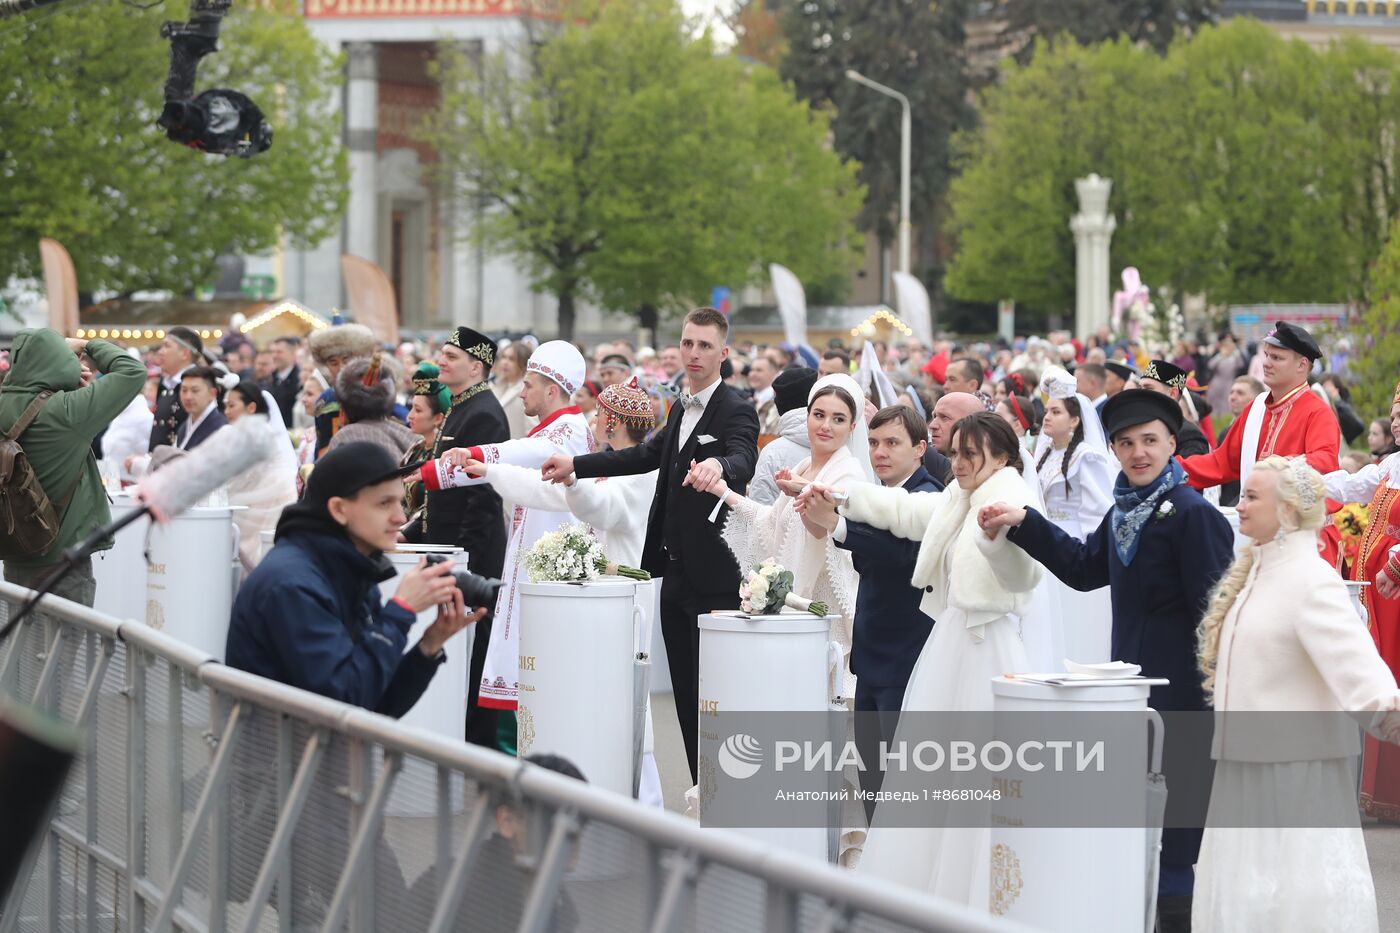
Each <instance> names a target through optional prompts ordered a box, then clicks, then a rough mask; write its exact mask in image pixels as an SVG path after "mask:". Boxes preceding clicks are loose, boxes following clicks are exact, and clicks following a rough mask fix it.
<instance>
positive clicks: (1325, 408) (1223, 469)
mask: <svg viewBox="0 0 1400 933" xmlns="http://www.w3.org/2000/svg"><path fill="white" fill-rule="evenodd" d="M1259 349H1260V352H1261V353H1262V354H1263V356H1264V385H1265V386H1267V387H1268V392H1266V393H1262V394H1260V395H1259V396H1257V397H1256V398H1255V399H1254V401H1252V402H1250V403H1249V406H1248V407H1247V408H1246V409H1245V410H1244V412H1243V413H1242V414H1241V415H1240V417H1238V418H1236V419H1235V421H1234V423H1233V424H1231V425H1230V430H1229V431H1228V432H1226V434H1225V440H1224V442H1222V443H1221V445H1220V446H1219V447H1217V448H1216V449H1215V450H1213V451H1211V452H1210V453H1208V454H1200V455H1197V456H1194V457H1187V458H1186V459H1184V460H1182V461H1181V463H1182V466H1184V467H1186V472H1187V474H1188V475H1189V476H1190V483H1191V485H1192V486H1194V487H1195V488H1196V489H1208V488H1210V487H1211V486H1219V485H1221V484H1223V483H1229V482H1234V481H1238V482H1239V483H1240V487H1241V488H1243V487H1244V481H1245V480H1246V479H1247V478H1248V477H1249V473H1250V471H1251V470H1252V469H1254V464H1255V463H1256V462H1258V461H1259V460H1262V459H1264V458H1265V457H1268V456H1271V455H1273V454H1278V455H1279V456H1282V457H1304V458H1306V459H1307V461H1308V466H1310V467H1312V468H1313V469H1314V470H1317V471H1318V472H1319V473H1321V474H1322V475H1324V476H1326V475H1327V474H1328V473H1330V472H1332V471H1333V470H1336V469H1339V468H1340V467H1339V465H1338V463H1337V449H1338V448H1339V447H1340V446H1341V431H1342V429H1341V427H1340V426H1339V425H1338V424H1337V416H1336V414H1334V413H1333V411H1332V406H1330V405H1328V404H1327V403H1326V402H1325V401H1323V400H1322V399H1320V398H1318V397H1317V396H1316V395H1314V394H1313V393H1312V392H1309V391H1308V372H1309V371H1310V370H1311V369H1312V365H1313V363H1314V362H1315V361H1316V360H1317V359H1318V358H1319V357H1320V356H1322V350H1321V349H1320V348H1319V347H1318V345H1317V341H1315V340H1313V338H1312V334H1309V333H1308V332H1307V330H1305V329H1304V328H1302V327H1299V326H1298V325H1297V324H1290V323H1289V322H1287V321H1279V322H1278V323H1277V324H1275V325H1274V329H1273V330H1272V331H1271V332H1270V333H1269V335H1268V336H1267V337H1265V338H1264V340H1263V341H1262V345H1261V346H1260V348H1259Z"/></svg>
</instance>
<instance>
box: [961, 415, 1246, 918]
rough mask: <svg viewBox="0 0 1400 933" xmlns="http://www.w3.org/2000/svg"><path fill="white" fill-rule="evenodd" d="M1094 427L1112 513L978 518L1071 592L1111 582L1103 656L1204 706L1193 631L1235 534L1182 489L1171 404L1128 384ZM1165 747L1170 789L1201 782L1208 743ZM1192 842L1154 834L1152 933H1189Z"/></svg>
mask: <svg viewBox="0 0 1400 933" xmlns="http://www.w3.org/2000/svg"><path fill="white" fill-rule="evenodd" d="M1103 422H1104V433H1105V434H1106V435H1107V436H1108V439H1109V444H1110V446H1112V448H1113V452H1114V454H1115V455H1116V456H1117V457H1118V462H1119V465H1120V466H1121V467H1122V471H1121V472H1120V473H1119V474H1118V480H1117V482H1116V483H1115V484H1114V487H1113V498H1114V506H1113V508H1112V509H1110V510H1109V512H1108V514H1107V515H1105V516H1104V519H1103V521H1102V522H1101V523H1100V524H1099V527H1098V529H1097V530H1095V531H1094V532H1093V533H1092V534H1090V535H1089V537H1088V538H1087V539H1086V540H1084V541H1080V540H1078V539H1077V538H1074V537H1072V536H1070V535H1068V534H1066V533H1065V532H1063V531H1061V530H1060V529H1059V528H1057V527H1056V526H1055V524H1054V523H1053V522H1051V521H1049V520H1048V519H1046V518H1045V517H1044V516H1042V515H1041V514H1039V513H1038V512H1036V511H1035V510H1034V509H1022V508H1016V507H1014V506H1008V505H1006V504H1005V503H1000V502H999V503H995V504H993V505H989V506H986V507H985V508H983V509H982V510H981V512H979V513H978V520H979V522H980V524H981V526H982V528H983V530H984V531H986V532H987V533H988V535H989V536H990V537H994V536H995V535H996V534H998V533H1000V530H1001V529H1002V528H1006V529H1007V538H1008V540H1010V541H1011V542H1012V543H1014V544H1016V545H1017V546H1019V547H1020V548H1022V549H1023V550H1024V551H1026V553H1028V554H1030V555H1031V556H1032V557H1034V558H1035V559H1036V560H1038V561H1039V562H1040V563H1041V564H1042V565H1044V567H1045V569H1046V570H1048V571H1050V572H1051V573H1053V574H1054V575H1055V576H1057V577H1059V578H1060V579H1061V580H1062V581H1064V582H1065V583H1066V584H1068V585H1069V586H1072V587H1074V588H1075V589H1077V590H1079V591H1081V592H1089V591H1091V590H1096V589H1098V588H1099V587H1101V586H1104V585H1107V586H1109V587H1110V590H1109V592H1110V595H1111V599H1112V603H1113V646H1112V651H1113V660H1115V661H1129V662H1132V663H1134V664H1138V665H1141V667H1142V674H1143V676H1145V677H1162V678H1166V679H1167V680H1169V681H1170V683H1168V684H1165V685H1161V686H1156V687H1153V688H1152V693H1151V697H1150V699H1149V701H1148V705H1149V706H1151V707H1152V708H1153V709H1156V710H1185V711H1204V710H1208V709H1209V708H1210V707H1209V704H1208V703H1207V701H1206V697H1205V693H1204V691H1203V690H1202V689H1201V674H1200V671H1199V670H1198V669H1197V666H1196V626H1197V625H1199V624H1200V621H1201V616H1203V615H1204V614H1205V610H1206V607H1207V605H1208V603H1209V600H1210V592H1211V589H1212V588H1213V587H1214V586H1215V584H1216V581H1218V580H1219V579H1220V577H1221V576H1222V575H1223V574H1224V573H1225V571H1226V570H1227V569H1228V568H1229V566H1230V562H1231V560H1232V559H1233V556H1234V555H1233V546H1234V541H1235V536H1234V532H1233V531H1232V530H1231V529H1230V524H1229V522H1227V521H1226V520H1225V518H1224V516H1222V515H1221V514H1220V511H1219V510H1218V509H1216V508H1215V507H1214V506H1213V505H1211V504H1210V503H1208V502H1206V500H1205V499H1203V498H1201V495H1200V493H1198V492H1196V491H1195V490H1193V489H1191V488H1190V487H1189V486H1187V485H1186V482H1185V480H1186V476H1185V472H1184V471H1183V470H1182V468H1181V464H1179V463H1178V462H1177V461H1176V459H1175V453H1176V434H1177V432H1178V431H1179V430H1180V429H1181V423H1182V415H1181V408H1180V407H1179V406H1178V405H1177V403H1176V402H1174V401H1172V400H1171V399H1170V398H1168V397H1167V396H1165V395H1161V394H1158V393H1155V392H1150V391H1148V390H1146V389H1128V390H1125V391H1123V392H1120V393H1118V394H1117V395H1115V396H1114V397H1113V398H1111V399H1109V400H1108V404H1106V405H1105V406H1104V411H1103ZM1166 750H1167V763H1166V768H1165V769H1164V770H1166V772H1167V781H1168V783H1169V784H1170V783H1171V782H1172V780H1173V779H1172V774H1173V773H1174V772H1175V773H1177V774H1181V775H1187V774H1189V775H1192V776H1193V777H1192V780H1193V781H1195V782H1199V781H1201V780H1203V778H1202V777H1200V775H1202V774H1204V773H1208V769H1209V768H1210V767H1211V763H1210V749H1209V746H1208V745H1207V746H1206V747H1204V748H1201V747H1198V745H1197V744H1194V743H1189V742H1179V743H1177V744H1176V745H1175V746H1173V743H1172V741H1171V739H1170V738H1169V739H1168V740H1167V744H1166ZM1206 783H1207V785H1208V781H1207V782H1206ZM1197 786H1200V785H1199V783H1198V785H1197ZM1200 845H1201V831H1200V830H1198V829H1168V830H1166V831H1165V832H1164V834H1163V837H1162V872H1161V882H1160V885H1159V892H1158V898H1157V905H1158V913H1159V925H1158V927H1157V928H1158V929H1159V930H1163V931H1173V930H1189V929H1190V928H1191V927H1190V922H1191V890H1192V883H1193V873H1192V866H1193V865H1194V864H1195V863H1196V855H1197V853H1198V852H1199V850H1200Z"/></svg>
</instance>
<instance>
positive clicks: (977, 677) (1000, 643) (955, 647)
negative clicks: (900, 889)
mask: <svg viewBox="0 0 1400 933" xmlns="http://www.w3.org/2000/svg"><path fill="white" fill-rule="evenodd" d="M982 635H983V637H982V639H981V640H978V639H977V638H976V637H974V636H973V635H972V634H971V633H970V632H969V631H968V629H967V623H966V617H965V616H964V615H963V613H962V611H961V610H958V609H952V608H950V609H948V610H947V611H946V612H945V613H944V617H943V618H941V619H939V620H938V622H937V623H935V625H934V626H933V633H932V634H930V635H929V637H928V641H926V642H925V643H924V648H923V651H921V652H920V653H919V660H918V661H917V662H915V664H914V671H913V673H912V674H911V675H910V677H909V687H908V688H907V689H906V690H905V692H904V706H903V709H904V711H905V712H906V713H908V712H938V711H944V710H949V711H974V712H975V711H990V710H991V709H992V680H993V679H994V678H997V677H1000V676H1002V675H1003V674H1007V673H1012V672H1016V671H1025V670H1027V669H1028V668H1027V659H1026V649H1025V647H1024V646H1023V645H1022V644H1021V638H1020V635H1019V634H1018V632H1017V623H1016V621H1015V619H1014V618H1012V617H1010V616H1002V617H1001V618H999V619H997V620H996V621H994V622H992V623H990V624H989V625H986V626H985V627H983V629H982ZM920 726H921V722H920V717H917V716H902V717H901V718H900V721H899V728H898V729H897V730H896V734H895V742H896V743H900V742H903V743H905V744H906V746H907V745H912V744H913V743H915V742H918V741H919V740H920V736H919V734H918V732H919V729H920ZM885 780H886V786H887V787H888V786H891V783H892V782H891V780H890V777H889V776H886V779H885ZM938 780H939V777H938V774H937V772H933V773H930V774H929V775H928V783H929V786H930V787H935V786H937V783H938ZM897 806H899V805H898V804H881V805H880V806H877V807H876V808H875V821H874V824H873V825H872V826H871V829H870V834H869V835H868V836H867V837H866V841H865V854H864V857H863V858H862V859H861V862H860V865H859V868H858V870H859V871H860V872H863V873H867V874H870V875H874V876H876V877H879V878H883V879H885V880H887V881H894V882H897V883H899V884H904V885H908V886H909V887H912V888H917V889H919V890H921V891H927V892H928V893H930V894H934V895H937V896H938V897H946V898H948V899H949V900H953V901H958V902H959V903H963V904H967V905H969V906H972V907H976V908H979V909H982V910H986V909H987V904H988V876H989V871H990V864H991V830H990V829H989V828H987V827H985V826H981V827H975V828H973V827H968V828H963V827H949V828H944V827H937V826H932V827H922V826H920V827H909V826H886V825H882V820H881V808H882V807H883V808H884V810H885V812H886V813H889V812H890V810H891V807H897Z"/></svg>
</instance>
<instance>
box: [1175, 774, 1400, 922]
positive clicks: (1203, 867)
mask: <svg viewBox="0 0 1400 933" xmlns="http://www.w3.org/2000/svg"><path fill="white" fill-rule="evenodd" d="M1355 790H1356V774H1355V771H1354V770H1353V769H1352V767H1351V765H1350V762H1349V760H1348V759H1344V758H1333V759H1324V760H1320V761H1291V762H1284V763H1281V764H1270V763H1257V762H1242V761H1218V762H1216V766H1215V782H1214V783H1213V784H1212V785H1211V792H1210V812H1211V815H1212V816H1213V815H1214V814H1215V813H1216V811H1217V808H1219V807H1230V808H1231V809H1232V810H1233V812H1236V813H1245V814H1249V813H1259V814H1260V815H1261V819H1260V820H1259V821H1258V822H1256V821H1255V820H1250V822H1251V823H1253V824H1254V825H1251V826H1249V827H1214V826H1209V825H1208V826H1207V828H1206V831H1205V837H1204V839H1203V840H1202V841H1201V855H1200V859H1199V860H1198V861H1197V863H1196V891H1195V895H1194V897H1193V899H1192V903H1191V929H1192V931H1193V933H1275V931H1279V930H1290V931H1293V930H1296V931H1298V933H1310V931H1327V930H1346V931H1347V933H1375V931H1376V930H1377V927H1378V920H1377V915H1376V890H1375V886H1374V885H1373V883H1372V881H1371V866H1370V863H1369V862H1368V861H1367V859H1366V842H1365V839H1364V838H1363V837H1362V835H1361V824H1360V818H1359V817H1358V818H1357V823H1356V825H1355V826H1329V827H1321V828H1310V827H1307V828H1305V827H1268V826H1267V825H1263V824H1264V823H1266V822H1267V818H1268V816H1269V814H1271V813H1274V812H1277V808H1278V807H1279V806H1283V807H1287V806H1292V805H1293V803H1291V802H1293V801H1298V800H1320V799H1331V798H1336V796H1337V795H1338V794H1342V795H1343V796H1345V795H1348V794H1351V795H1354V794H1355ZM1276 801H1277V803H1275V802H1276ZM1210 822H1211V820H1210V818H1209V817H1208V818H1207V823H1210ZM1237 822H1238V821H1237Z"/></svg>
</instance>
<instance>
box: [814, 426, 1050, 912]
mask: <svg viewBox="0 0 1400 933" xmlns="http://www.w3.org/2000/svg"><path fill="white" fill-rule="evenodd" d="M952 446H953V475H954V476H955V477H956V479H957V484H956V485H955V486H951V487H949V488H948V489H947V490H945V491H944V492H938V493H910V492H907V491H905V490H903V489H890V488H885V487H881V486H874V485H859V486H852V487H849V488H848V489H847V490H846V496H847V499H846V503H845V505H844V507H843V508H842V514H844V515H845V516H846V517H847V518H848V519H852V520H855V521H862V522H866V523H867V524H870V525H874V526H875V527H877V528H886V529H888V530H890V531H892V532H894V533H895V534H896V535H899V536H900V537H903V538H909V539H911V540H915V541H919V542H921V544H920V547H919V557H918V561H917V563H916V564H915V567H914V576H913V579H912V581H911V582H912V583H913V584H914V585H915V586H921V587H924V589H925V595H924V598H923V601H922V603H921V605H920V609H922V610H923V612H924V613H925V614H927V615H928V616H929V617H931V618H933V619H936V620H937V624H935V625H934V627H933V633H932V634H931V635H930V636H929V638H928V641H927V642H925V643H924V647H923V650H922V651H921V652H920V654H919V659H918V661H917V662H916V663H915V665H914V671H913V673H912V674H911V675H910V678H909V686H908V688H907V689H906V691H905V694H904V705H903V709H904V711H905V712H910V711H926V712H927V711H945V710H946V711H981V710H991V708H992V680H993V679H994V678H997V677H1000V676H1002V675H1003V674H1006V673H1010V672H1015V671H1025V670H1027V665H1028V662H1027V657H1026V650H1025V647H1024V645H1022V643H1021V638H1020V635H1019V634H1018V629H1019V627H1020V625H1021V624H1023V623H1026V624H1031V625H1034V624H1035V621H1034V620H1033V619H1027V618H1026V616H1027V610H1028V608H1029V606H1030V603H1031V593H1032V591H1033V590H1034V589H1035V587H1036V584H1037V583H1038V582H1039V581H1040V578H1041V568H1040V565H1039V564H1038V563H1036V562H1035V561H1034V560H1032V559H1031V558H1030V557H1029V556H1028V555H1027V554H1026V553H1025V552H1024V551H1021V549H1020V548H1017V547H1016V546H1015V545H1012V544H1010V543H1009V542H1008V541H1007V540H1006V537H1005V534H1004V533H1002V534H998V535H997V537H996V538H994V539H989V538H988V537H987V536H986V535H985V534H983V532H982V531H981V529H980V528H978V525H977V513H978V510H979V509H981V508H982V506H984V505H988V504H991V503H993V502H1016V503H1018V504H1023V505H1024V504H1026V503H1029V502H1031V501H1032V499H1033V495H1032V492H1031V490H1030V489H1029V488H1028V487H1027V486H1026V482H1025V480H1024V478H1023V476H1022V473H1021V471H1020V464H1021V458H1020V445H1019V443H1018V441H1017V439H1016V435H1015V434H1014V433H1013V432H1012V430H1011V427H1010V426H1009V425H1008V424H1007V423H1006V422H1005V421H1004V420H1003V419H1002V418H1000V417H999V416H997V415H996V414H994V413H991V412H979V413H977V414H973V415H969V416H967V417H966V418H963V419H962V420H961V421H959V422H958V423H957V425H956V426H955V427H954V429H953V445H952ZM830 492H831V491H830V490H827V489H825V488H822V487H814V488H812V489H810V490H809V491H808V492H807V493H805V494H804V495H803V496H802V497H801V505H802V507H803V508H804V510H805V509H813V508H817V509H819V508H829V507H830V506H831V504H832V501H833V500H832V497H831V495H830ZM918 728H919V720H918V718H917V717H912V716H910V717H901V719H900V724H899V727H898V730H897V732H896V735H895V744H896V745H898V744H900V743H905V744H906V745H907V744H911V743H913V742H916V741H918V739H919V736H918V734H917V730H918ZM911 730H912V731H911ZM882 812H883V811H882V808H879V807H877V808H876V810H875V823H874V825H873V826H872V827H871V830H870V834H869V836H868V837H867V839H866V845H865V855H864V858H863V859H862V860H861V863H860V867H859V870H860V871H861V872H867V873H869V874H871V875H875V876H877V877H880V878H884V879H886V880H890V881H895V882H898V883H900V884H905V885H908V886H910V887H914V888H918V889H920V890H924V891H927V892H929V893H931V894H935V895H937V896H939V897H946V898H949V899H950V900H954V901H959V902H961V903H964V904H968V905H970V906H974V907H977V908H980V909H986V908H987V906H988V875H989V864H990V848H991V831H990V830H989V829H987V828H985V827H983V828H965V829H952V828H941V827H909V828H902V827H901V828H896V827H893V826H887V825H883V823H882V819H881V813H882Z"/></svg>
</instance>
